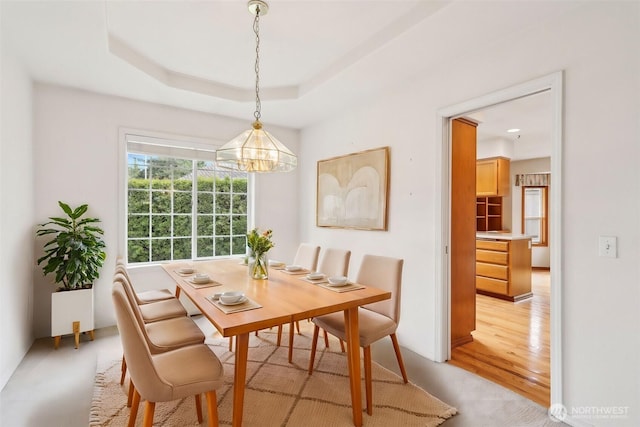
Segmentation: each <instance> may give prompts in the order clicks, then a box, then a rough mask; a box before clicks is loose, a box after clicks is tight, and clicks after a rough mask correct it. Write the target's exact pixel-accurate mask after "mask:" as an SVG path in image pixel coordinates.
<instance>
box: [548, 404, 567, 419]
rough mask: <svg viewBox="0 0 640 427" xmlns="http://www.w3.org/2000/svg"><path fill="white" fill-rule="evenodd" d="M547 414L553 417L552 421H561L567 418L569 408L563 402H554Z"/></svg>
mask: <svg viewBox="0 0 640 427" xmlns="http://www.w3.org/2000/svg"><path fill="white" fill-rule="evenodd" d="M547 414H548V415H549V418H551V421H553V422H556V423H561V422H563V421H564V420H565V419H567V408H566V407H565V406H564V405H563V404H561V403H554V404H553V405H551V406H549V410H548V411H547Z"/></svg>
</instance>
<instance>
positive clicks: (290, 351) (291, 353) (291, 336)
mask: <svg viewBox="0 0 640 427" xmlns="http://www.w3.org/2000/svg"><path fill="white" fill-rule="evenodd" d="M293 328H294V326H293V322H291V323H289V363H291V361H292V360H293V336H294V335H293V334H294V329H293Z"/></svg>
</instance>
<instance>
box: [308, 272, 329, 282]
mask: <svg viewBox="0 0 640 427" xmlns="http://www.w3.org/2000/svg"><path fill="white" fill-rule="evenodd" d="M324 278H325V275H324V274H322V273H309V274H307V279H309V280H322V279H324Z"/></svg>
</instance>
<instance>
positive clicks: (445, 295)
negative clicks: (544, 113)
mask: <svg viewBox="0 0 640 427" xmlns="http://www.w3.org/2000/svg"><path fill="white" fill-rule="evenodd" d="M562 79H563V76H562V73H561V72H558V73H554V74H551V75H548V76H545V77H542V78H539V79H536V80H532V81H530V82H527V83H523V84H521V85H517V86H513V87H510V88H507V89H504V90H501V91H498V92H494V93H492V94H488V95H485V96H482V97H479V98H476V99H472V100H469V101H467V102H464V103H462V104H458V105H454V106H451V107H448V108H445V109H443V110H440V111H439V112H438V116H439V119H440V120H441V123H442V128H441V129H438V131H439V132H438V138H439V140H441V141H442V146H441V153H440V159H441V165H440V166H441V169H440V173H439V174H438V177H439V179H440V180H441V182H440V184H441V188H443V192H442V200H441V209H440V213H441V216H440V217H439V218H437V220H438V221H439V223H440V225H441V230H442V235H441V236H440V240H439V241H438V245H439V247H438V254H439V258H440V259H439V261H440V262H439V263H438V264H437V267H438V271H437V272H436V275H437V279H439V281H440V284H441V287H440V289H439V290H440V292H439V293H438V294H437V295H436V297H437V299H438V301H437V302H438V304H437V308H438V310H439V313H437V315H438V318H437V322H438V333H439V334H438V336H437V342H436V350H437V357H438V361H446V360H449V359H450V357H451V332H450V331H451V313H452V307H451V271H452V263H453V261H452V258H451V255H450V248H451V230H452V227H454V224H452V222H451V221H452V220H451V203H452V198H453V196H452V194H451V170H452V165H451V160H450V159H451V158H452V157H453V156H452V147H451V142H450V132H451V130H450V121H451V119H453V118H456V117H461V116H464V115H467V114H470V113H472V112H474V111H479V110H482V109H484V108H488V107H491V106H494V105H498V104H501V103H504V102H507V101H511V100H515V99H519V98H523V97H526V96H529V95H533V94H537V93H540V92H544V91H549V93H550V96H551V100H552V101H551V104H552V108H551V109H552V112H551V114H550V117H549V120H551V122H552V132H551V137H550V140H551V173H552V175H553V176H554V187H553V189H552V191H551V192H550V203H551V204H552V205H553V206H554V207H555V208H554V210H553V211H552V214H551V218H550V225H551V230H550V234H551V235H553V236H554V239H553V240H552V241H551V242H550V253H551V255H550V263H551V265H552V266H556V268H553V269H552V272H551V275H550V297H549V298H550V301H551V305H553V307H554V316H553V318H552V319H551V325H550V330H551V333H550V335H551V338H550V340H551V403H552V404H553V403H556V402H561V401H562V396H561V389H562V387H561V378H562V373H561V371H562V364H561V357H560V355H561V347H560V345H561V340H560V337H561V329H562V324H561V318H562V316H561V313H560V310H561V304H560V303H561V301H560V284H561V281H560V273H561V271H560V268H559V266H560V265H561V254H560V247H561V234H560V224H561V222H560V221H561V203H560V200H561V178H562V175H561V135H562V92H563V91H562V83H563V81H562ZM474 237H475V236H474Z"/></svg>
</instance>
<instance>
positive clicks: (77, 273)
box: [36, 202, 107, 348]
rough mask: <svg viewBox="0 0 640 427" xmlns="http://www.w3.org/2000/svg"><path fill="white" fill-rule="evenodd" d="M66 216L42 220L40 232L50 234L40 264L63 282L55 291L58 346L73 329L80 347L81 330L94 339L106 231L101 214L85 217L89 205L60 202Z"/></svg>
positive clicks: (53, 313) (53, 331)
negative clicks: (96, 282)
mask: <svg viewBox="0 0 640 427" xmlns="http://www.w3.org/2000/svg"><path fill="white" fill-rule="evenodd" d="M58 205H60V208H61V209H62V211H63V212H64V213H65V214H66V217H50V218H49V220H50V221H48V222H45V223H44V224H40V225H39V228H38V230H37V232H36V235H37V236H50V237H51V240H49V241H48V242H47V243H45V245H44V255H43V256H42V257H40V258H39V259H38V265H40V264H42V263H44V266H43V268H42V271H43V273H44V274H45V276H46V275H48V274H54V275H55V279H54V280H55V283H56V284H58V285H59V287H58V288H57V289H56V292H55V293H53V294H51V336H53V337H54V338H55V341H54V343H55V347H56V348H57V347H58V344H59V343H60V337H61V336H62V335H65V334H69V333H73V334H74V335H75V340H76V348H78V343H79V334H80V332H87V331H88V332H89V333H90V336H91V339H93V329H94V325H93V281H94V280H96V279H97V278H98V277H99V275H100V268H101V267H102V265H103V264H104V260H105V258H106V256H107V255H106V253H105V251H104V248H105V243H104V240H103V239H102V235H103V234H104V231H103V230H102V229H101V228H100V227H98V226H97V225H96V224H97V223H99V222H100V220H99V219H97V218H91V217H83V215H84V214H85V213H86V212H87V209H88V205H86V204H84V205H80V206H78V207H77V208H75V209H72V208H70V207H69V205H67V204H66V203H63V202H58Z"/></svg>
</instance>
